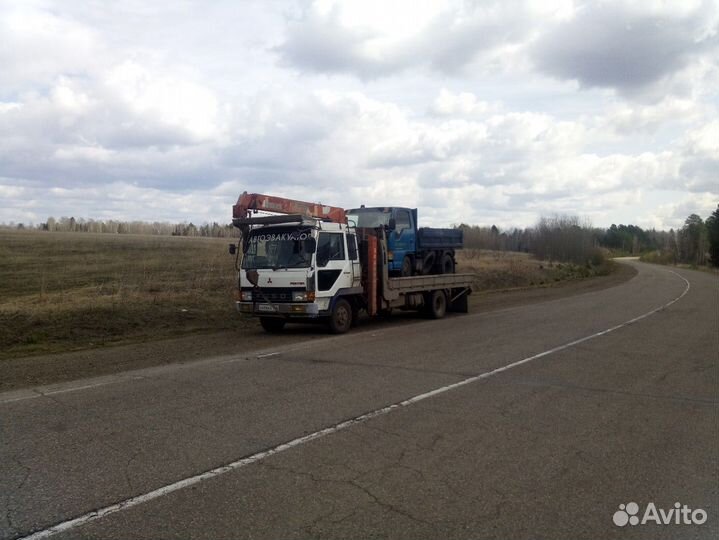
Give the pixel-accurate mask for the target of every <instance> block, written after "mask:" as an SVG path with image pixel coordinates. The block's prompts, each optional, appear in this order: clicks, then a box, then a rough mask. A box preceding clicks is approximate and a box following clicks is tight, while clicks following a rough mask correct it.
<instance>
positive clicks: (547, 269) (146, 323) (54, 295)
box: [0, 231, 609, 359]
mask: <svg viewBox="0 0 719 540" xmlns="http://www.w3.org/2000/svg"><path fill="white" fill-rule="evenodd" d="M228 242H229V240H228V239H214V238H180V237H167V236H132V235H109V234H87V233H43V232H37V231H27V232H12V231H0V359H3V358H10V357H17V356H24V355H31V354H42V353H53V352H59V351H67V350H73V349H85V348H92V347H102V346H106V345H110V344H115V343H121V342H127V341H142V340H148V339H156V338H159V337H171V336H177V335H181V334H186V333H189V332H207V331H215V330H228V329H239V328H242V327H245V326H246V325H253V326H254V325H255V324H256V322H255V321H252V320H249V321H248V320H247V319H243V318H241V317H239V316H237V314H236V313H235V311H234V303H233V302H234V294H233V291H234V288H235V279H236V278H235V270H234V259H233V258H232V257H231V256H229V255H228V254H227V249H226V246H227V244H228ZM458 271H459V272H474V273H476V274H477V279H476V280H475V291H477V292H480V291H486V290H497V289H513V288H523V287H537V286H548V285H552V284H555V283H557V282H561V281H566V280H572V279H578V278H582V277H588V276H590V275H594V274H596V273H597V271H596V269H589V268H586V267H581V266H576V265H571V264H559V263H554V264H548V263H546V262H541V261H537V260H535V259H532V258H531V257H530V256H529V255H527V254H523V253H509V252H488V251H482V252H481V253H480V252H478V251H477V250H466V251H463V252H461V253H460V254H459V256H458ZM602 271H606V272H608V271H609V270H608V268H605V269H603V270H602Z"/></svg>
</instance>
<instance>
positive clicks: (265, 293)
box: [245, 287, 305, 303]
mask: <svg viewBox="0 0 719 540" xmlns="http://www.w3.org/2000/svg"><path fill="white" fill-rule="evenodd" d="M245 290H247V289H245ZM250 290H251V291H252V301H253V302H267V301H268V300H269V301H270V302H276V303H281V302H292V293H293V292H298V291H299V292H304V290H305V289H304V288H297V287H292V288H290V287H273V288H262V289H261V291H262V294H260V291H258V290H257V289H250Z"/></svg>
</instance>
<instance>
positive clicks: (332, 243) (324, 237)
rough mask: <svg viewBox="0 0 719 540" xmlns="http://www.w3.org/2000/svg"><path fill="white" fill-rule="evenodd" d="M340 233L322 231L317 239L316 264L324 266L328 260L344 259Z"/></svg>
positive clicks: (343, 246)
mask: <svg viewBox="0 0 719 540" xmlns="http://www.w3.org/2000/svg"><path fill="white" fill-rule="evenodd" d="M343 236H344V235H343V234H342V233H326V232H322V233H320V235H319V239H318V241H317V264H318V266H324V265H326V264H327V262H328V261H344V260H345V242H344V238H343Z"/></svg>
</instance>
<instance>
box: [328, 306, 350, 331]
mask: <svg viewBox="0 0 719 540" xmlns="http://www.w3.org/2000/svg"><path fill="white" fill-rule="evenodd" d="M328 325H329V327H330V332H332V333H333V334H344V333H345V332H347V330H349V329H350V328H351V327H352V306H350V303H349V302H348V301H347V300H344V299H342V298H340V299H339V300H337V302H335V307H334V308H332V315H330V320H329V323H328Z"/></svg>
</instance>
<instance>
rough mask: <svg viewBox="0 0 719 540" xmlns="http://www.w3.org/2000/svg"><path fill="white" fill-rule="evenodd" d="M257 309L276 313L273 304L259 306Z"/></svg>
mask: <svg viewBox="0 0 719 540" xmlns="http://www.w3.org/2000/svg"><path fill="white" fill-rule="evenodd" d="M257 309H258V310H259V311H270V312H272V313H274V312H275V311H276V310H275V306H273V305H272V304H258V305H257Z"/></svg>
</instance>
